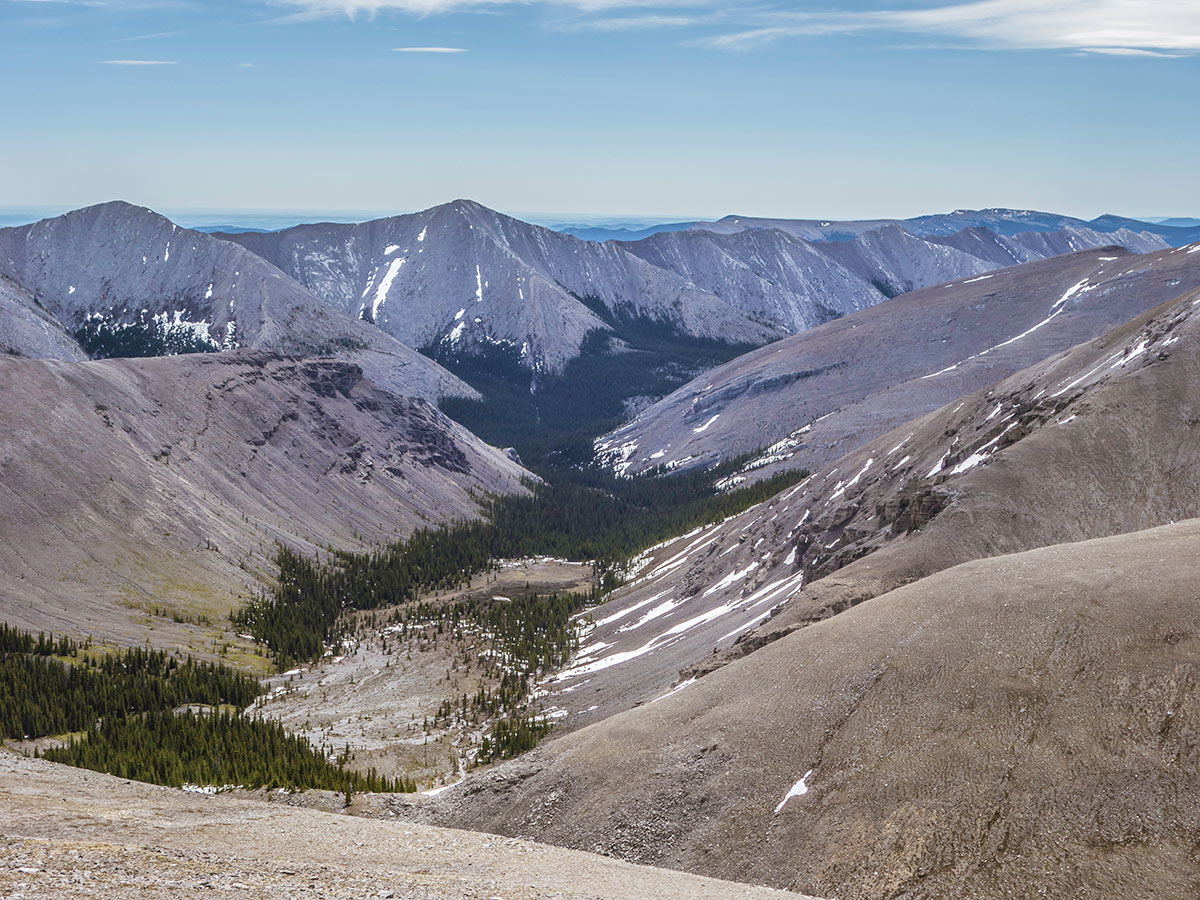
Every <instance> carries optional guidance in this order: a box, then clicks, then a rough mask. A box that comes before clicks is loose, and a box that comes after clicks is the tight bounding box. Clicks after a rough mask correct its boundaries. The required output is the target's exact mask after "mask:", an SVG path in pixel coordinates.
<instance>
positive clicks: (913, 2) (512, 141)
mask: <svg viewBox="0 0 1200 900" xmlns="http://www.w3.org/2000/svg"><path fill="white" fill-rule="evenodd" d="M0 46H2V47H3V50H4V52H3V53H0V84H3V85H4V86H5V88H4V90H2V91H0V136H3V140H0V207H8V208H13V207H20V208H36V209H44V210H51V211H61V210H64V209H67V208H73V207H78V206H83V205H87V204H89V203H96V202H102V201H105V200H110V199H117V198H119V199H124V200H128V201H130V202H134V203H138V204H140V205H144V206H150V207H152V208H155V209H158V210H161V211H168V210H196V209H204V210H323V211H327V212H332V211H341V212H352V213H359V212H361V213H363V214H364V216H365V215H366V214H383V213H392V212H405V211H412V210H417V209H423V208H426V207H428V206H432V205H435V204H437V203H442V202H445V201H448V200H451V199H454V198H458V197H469V198H471V199H475V200H478V201H479V202H481V203H484V204H486V205H488V206H491V207H494V208H497V209H501V210H505V211H508V212H514V213H522V212H528V213H530V214H533V213H537V214H539V215H541V216H542V217H543V218H544V217H545V216H546V215H550V214H553V215H561V216H562V217H564V218H570V217H572V216H576V217H582V216H584V215H592V216H611V217H618V216H627V217H639V216H640V217H655V218H680V219H686V218H701V217H704V218H707V217H715V216H721V215H725V214H740V215H761V216H788V217H821V218H854V217H862V218H866V217H871V218H874V217H885V216H887V217H899V216H909V215H916V214H921V213H930V212H941V211H948V210H951V209H956V208H980V207H987V206H1010V207H1018V208H1037V209H1046V210H1053V211H1056V212H1062V213H1068V214H1072V215H1079V216H1083V217H1087V218H1090V217H1092V216H1095V215H1098V214H1101V213H1105V212H1114V213H1120V214H1123V215H1133V216H1152V215H1155V216H1171V215H1179V216H1197V215H1200V164H1198V163H1197V156H1196V150H1195V148H1196V147H1197V146H1198V145H1200V115H1197V109H1198V108H1200V2H1197V0H975V2H947V0H941V2H933V0H860V2H852V0H820V2H812V0H791V2H778V3H775V2H770V0H746V2H744V3H742V2H723V0H525V2H508V0H491V2H488V0H370V2H368V0H245V2H232V0H230V2H215V0H0Z"/></svg>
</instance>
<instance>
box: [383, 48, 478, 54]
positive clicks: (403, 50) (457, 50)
mask: <svg viewBox="0 0 1200 900" xmlns="http://www.w3.org/2000/svg"><path fill="white" fill-rule="evenodd" d="M392 52H393V53H466V52H467V48H466V47H393V48H392Z"/></svg>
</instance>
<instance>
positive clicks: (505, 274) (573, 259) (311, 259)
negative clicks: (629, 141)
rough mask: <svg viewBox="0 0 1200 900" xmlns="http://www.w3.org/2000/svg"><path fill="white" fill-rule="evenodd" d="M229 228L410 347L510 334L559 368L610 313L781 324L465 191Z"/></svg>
mask: <svg viewBox="0 0 1200 900" xmlns="http://www.w3.org/2000/svg"><path fill="white" fill-rule="evenodd" d="M224 237H226V238H227V239H228V240H230V241H236V242H237V243H239V244H241V245H242V246H244V247H246V248H248V249H250V250H253V251H254V252H255V253H257V254H259V255H261V256H262V257H263V258H265V259H266V260H268V261H269V262H271V263H272V264H274V265H276V266H278V267H279V268H281V269H282V270H283V271H285V272H287V273H288V274H290V275H292V276H293V277H294V278H296V279H297V280H298V281H299V282H301V283H302V284H304V285H305V286H307V287H308V288H309V289H311V290H312V291H313V293H315V294H316V295H317V296H319V297H321V298H322V299H323V300H324V301H325V302H326V303H327V304H329V306H330V307H332V308H334V309H337V310H339V311H340V312H342V313H345V314H347V315H350V316H354V317H359V318H365V319H367V320H368V321H372V322H374V324H375V325H376V326H377V327H378V328H379V329H381V330H382V331H384V332H386V333H387V334H390V335H392V336H394V337H396V338H397V339H399V340H401V341H403V342H404V343H406V344H408V345H409V346H412V347H423V346H427V345H431V344H438V343H443V344H449V345H450V346H451V347H461V348H463V349H469V348H471V347H472V346H478V345H481V344H484V343H498V342H504V343H506V344H509V345H511V346H512V347H513V348H514V349H515V350H517V352H518V353H519V354H520V356H521V358H522V359H524V360H525V361H527V363H528V364H530V365H539V364H540V365H544V366H546V367H548V368H550V369H552V370H557V369H560V368H561V367H562V366H563V365H564V364H565V363H566V361H568V360H569V359H571V358H573V357H574V356H576V355H577V354H578V350H579V346H580V345H581V344H582V342H583V339H584V337H586V335H587V334H588V333H589V332H590V331H593V330H596V329H600V330H608V326H607V325H606V324H605V321H604V318H607V317H609V316H628V317H642V318H646V319H650V320H653V321H656V322H660V323H666V324H668V325H670V326H672V327H674V328H676V329H677V330H679V331H680V332H682V333H684V334H687V335H692V336H696V337H706V338H715V339H720V340H725V341H730V342H735V343H761V342H763V341H766V340H769V339H771V338H774V337H778V336H779V335H780V334H782V333H783V331H782V329H780V328H779V327H777V326H774V325H772V324H764V323H759V322H755V321H753V320H751V318H749V317H748V316H746V315H745V314H744V313H743V312H741V311H740V310H738V309H736V308H734V307H733V306H731V305H730V304H728V303H726V302H724V301H723V300H722V299H721V298H719V297H717V296H716V295H714V294H712V293H710V292H707V291H705V290H702V289H701V288H699V287H697V286H696V285H694V284H692V283H690V282H689V281H687V280H686V279H684V278H682V277H680V276H679V275H678V274H676V273H674V272H671V271H668V270H665V269H662V268H660V267H658V266H654V265H651V264H649V263H647V262H646V261H645V260H643V259H641V258H639V257H638V256H636V255H634V254H632V253H630V252H628V250H627V249H626V245H623V244H619V243H607V244H597V243H593V242H589V241H582V240H579V239H577V238H575V237H572V236H571V235H567V234H560V233H558V232H554V231H551V230H549V229H546V228H541V227H538V226H535V225H529V224H527V223H525V222H520V221H518V220H516V219H512V218H510V217H508V216H504V215H501V214H500V213H497V212H494V211H493V210H490V209H487V208H486V207H483V206H480V205H479V204H478V203H474V202H471V201H467V200H459V201H455V202H453V203H448V204H444V205H442V206H437V207H434V208H432V209H428V210H425V211H424V212H420V213H415V214H413V215H407V216H396V217H393V218H388V219H379V220H376V221H373V222H365V223H362V224H359V225H334V224H321V225H304V226H300V227H298V228H289V229H287V230H285V231H281V232H277V233H274V234H230V235H225V236H224Z"/></svg>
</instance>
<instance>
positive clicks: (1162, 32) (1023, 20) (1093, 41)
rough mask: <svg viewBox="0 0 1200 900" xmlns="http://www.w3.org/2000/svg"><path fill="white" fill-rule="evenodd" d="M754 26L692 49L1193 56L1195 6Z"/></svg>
mask: <svg viewBox="0 0 1200 900" xmlns="http://www.w3.org/2000/svg"><path fill="white" fill-rule="evenodd" d="M755 24H756V25H757V26H758V27H754V28H746V29H743V30H740V31H736V32H732V33H729V34H724V35H718V36H716V37H712V38H707V39H704V40H703V41H700V42H698V43H702V44H705V45H707V46H711V47H719V48H722V49H749V48H752V47H755V46H760V45H762V44H766V43H770V42H772V41H777V40H780V39H781V38H786V37H800V36H813V35H830V34H861V33H866V32H887V33H893V34H910V35H911V34H921V35H936V36H939V37H944V38H952V39H956V40H961V41H965V42H967V43H968V44H969V45H970V46H974V47H978V48H982V49H992V50H1076V51H1081V52H1087V53H1108V54H1116V55H1127V56H1129V55H1138V56H1144V55H1153V54H1162V55H1178V54H1190V53H1197V52H1200V2H1197V0H976V2H971V3H953V4H943V5H940V6H932V7H926V8H923V9H891V10H887V9H885V10H873V11H868V12H858V11H831V12H821V13H785V12H778V13H768V14H765V15H763V16H762V17H761V19H760V20H759V21H757V22H756V23H755Z"/></svg>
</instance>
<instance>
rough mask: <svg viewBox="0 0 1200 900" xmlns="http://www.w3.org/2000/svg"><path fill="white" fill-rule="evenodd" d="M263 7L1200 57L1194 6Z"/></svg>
mask: <svg viewBox="0 0 1200 900" xmlns="http://www.w3.org/2000/svg"><path fill="white" fill-rule="evenodd" d="M143 2H145V0H143ZM266 2H270V3H272V4H274V5H276V6H283V7H290V8H291V9H292V10H294V12H293V13H292V14H290V15H288V16H286V17H284V18H283V19H278V20H275V21H292V22H295V21H310V20H312V19H317V18H324V17H328V16H349V17H351V18H355V17H359V16H367V17H371V16H375V15H377V14H379V13H381V12H387V11H395V12H401V13H408V14H412V15H417V16H430V15H435V14H439V13H449V12H462V11H471V10H485V9H499V8H502V7H507V6H544V7H556V8H559V9H563V8H567V9H571V10H574V11H576V12H577V13H581V14H583V15H577V16H575V17H571V18H567V19H565V20H560V21H557V22H551V23H549V24H548V26H547V27H550V28H553V29H556V30H561V31H600V32H620V31H634V30H646V29H678V28H688V27H696V28H700V27H707V28H713V27H714V26H716V27H723V28H724V29H725V30H724V32H723V33H718V34H711V33H710V34H709V35H708V36H706V37H703V38H700V39H697V40H694V41H691V42H690V43H692V44H693V45H696V46H705V47H711V48H718V49H723V50H749V49H753V48H755V47H760V46H763V45H765V44H769V43H772V42H775V41H779V40H782V39H785V38H799V37H821V36H831V35H843V36H852V35H864V34H872V33H874V34H889V35H893V36H909V37H912V36H920V37H921V38H922V39H929V38H934V39H937V40H938V41H942V42H944V41H949V42H953V43H954V44H955V45H957V46H965V47H970V48H974V49H982V50H1060V51H1072V52H1075V53H1081V54H1104V55H1110V56H1131V57H1132V56H1143V57H1171V56H1182V55H1189V54H1192V53H1200V0H968V2H945V0H943V2H941V3H937V2H936V0H893V3H894V6H893V8H890V9H889V8H884V9H871V10H863V9H861V8H858V9H856V8H853V6H852V4H851V0H840V2H841V4H842V6H841V8H838V6H836V5H830V6H827V7H826V8H825V9H822V10H820V11H815V12H814V11H797V10H795V9H781V8H779V7H773V8H772V7H764V6H763V5H762V3H763V2H764V0H266ZM768 2H769V0H768ZM837 2H838V0H833V3H837ZM916 4H919V5H916ZM914 5H916V8H914ZM623 12H624V13H626V14H622V13H623Z"/></svg>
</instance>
